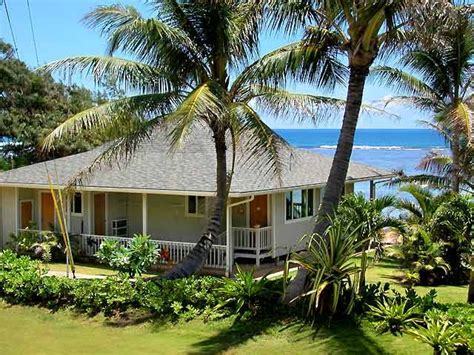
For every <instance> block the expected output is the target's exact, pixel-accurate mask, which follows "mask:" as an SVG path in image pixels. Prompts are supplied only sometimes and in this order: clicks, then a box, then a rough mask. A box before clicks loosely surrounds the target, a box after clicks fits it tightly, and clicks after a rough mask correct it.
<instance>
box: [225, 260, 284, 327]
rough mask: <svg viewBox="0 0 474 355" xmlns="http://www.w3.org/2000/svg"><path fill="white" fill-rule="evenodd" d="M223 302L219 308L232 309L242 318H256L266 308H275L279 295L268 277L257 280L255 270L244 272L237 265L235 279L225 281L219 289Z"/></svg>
mask: <svg viewBox="0 0 474 355" xmlns="http://www.w3.org/2000/svg"><path fill="white" fill-rule="evenodd" d="M218 293H219V295H220V296H221V297H222V298H223V301H222V302H221V303H220V304H219V307H218V308H222V307H230V310H231V311H233V312H235V313H236V314H238V318H241V317H255V316H256V315H257V314H259V313H260V312H261V311H262V310H263V309H264V308H265V306H267V307H268V306H271V307H274V305H275V304H276V302H277V299H276V297H275V296H276V295H277V294H278V293H277V292H276V290H275V288H274V287H273V285H272V282H271V281H270V280H268V279H267V278H266V276H264V277H262V278H260V279H256V278H255V272H254V270H251V271H244V270H242V269H241V268H240V267H239V266H238V265H237V273H236V274H235V277H234V278H231V279H223V282H222V286H221V287H220V288H219V289H218Z"/></svg>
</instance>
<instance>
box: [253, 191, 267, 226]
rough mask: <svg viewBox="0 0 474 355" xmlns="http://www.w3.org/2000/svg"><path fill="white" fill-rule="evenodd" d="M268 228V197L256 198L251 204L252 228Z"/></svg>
mask: <svg viewBox="0 0 474 355" xmlns="http://www.w3.org/2000/svg"><path fill="white" fill-rule="evenodd" d="M256 226H259V227H266V226H268V196H267V195H261V196H255V199H254V200H253V201H251V202H250V228H255V227H256Z"/></svg>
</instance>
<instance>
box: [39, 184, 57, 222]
mask: <svg viewBox="0 0 474 355" xmlns="http://www.w3.org/2000/svg"><path fill="white" fill-rule="evenodd" d="M53 192H54V191H53ZM43 194H50V195H52V192H51V191H48V190H40V191H38V199H39V203H38V220H39V221H38V229H39V230H43V221H42V219H43V218H42V217H43V216H42V215H41V212H42V211H41V205H42V201H43V200H42V195H43ZM53 212H54V227H56V225H57V224H58V220H57V215H56V207H54V203H53Z"/></svg>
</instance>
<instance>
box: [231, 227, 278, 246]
mask: <svg viewBox="0 0 474 355" xmlns="http://www.w3.org/2000/svg"><path fill="white" fill-rule="evenodd" d="M232 234H233V235H234V248H235V249H244V250H255V249H257V248H259V249H269V248H271V247H272V227H262V228H240V227H239V228H232Z"/></svg>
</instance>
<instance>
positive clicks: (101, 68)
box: [43, 0, 342, 278]
mask: <svg viewBox="0 0 474 355" xmlns="http://www.w3.org/2000/svg"><path fill="white" fill-rule="evenodd" d="M151 4H153V10H154V12H155V14H156V16H154V17H151V18H144V17H143V16H142V15H141V14H140V13H139V12H138V11H137V10H136V9H135V8H133V7H130V6H122V5H112V6H101V7H98V8H97V9H96V10H94V11H92V12H91V13H90V14H88V15H87V16H86V17H85V22H86V23H87V24H88V25H90V26H91V27H95V28H98V29H99V30H100V32H101V34H102V35H104V36H105V37H106V39H107V42H108V55H106V56H79V57H72V58H66V59H63V60H59V61H56V62H52V63H50V64H48V65H46V66H45V67H44V68H43V70H46V71H50V72H51V71H59V72H60V73H61V72H64V73H65V74H72V73H76V72H79V73H83V74H87V75H91V76H92V77H93V78H94V79H95V81H96V82H97V83H98V84H100V83H102V82H103V81H104V80H108V82H115V83H116V84H117V86H119V87H120V88H122V89H123V90H125V91H126V93H127V94H128V96H125V97H123V98H119V99H116V100H113V101H110V102H107V103H105V104H103V105H100V106H97V107H94V108H91V109H89V110H86V111H84V112H81V113H79V114H77V115H75V116H73V117H71V118H68V119H67V120H66V121H65V122H64V123H63V124H61V125H60V126H59V127H57V128H56V129H55V130H54V131H53V132H52V133H51V134H50V136H49V137H48V139H47V140H46V142H45V145H46V147H48V148H52V147H54V145H55V144H56V142H58V141H59V140H61V139H64V138H66V137H68V136H71V135H74V134H76V133H78V132H81V131H83V130H97V129H103V128H104V127H108V128H113V127H114V126H116V125H118V124H120V123H121V124H122V125H123V122H124V121H125V122H126V121H127V120H131V119H135V120H139V121H140V124H139V125H132V126H133V129H130V130H127V131H126V132H124V135H123V136H122V137H121V138H120V139H117V140H115V141H113V142H111V143H110V146H109V148H108V149H107V150H106V151H105V153H104V154H103V155H102V156H101V157H100V158H99V159H98V160H96V161H95V162H94V164H93V166H92V167H91V168H90V169H93V168H94V167H95V166H98V165H100V164H101V163H102V162H104V161H109V162H110V161H111V160H115V159H118V158H124V157H125V158H129V157H130V156H132V155H133V152H134V151H135V149H136V148H137V147H138V146H139V145H140V143H142V142H143V141H144V140H146V139H149V138H150V134H151V132H152V131H153V130H155V129H167V130H168V131H169V137H170V142H171V143H170V144H171V146H172V147H176V146H178V145H179V144H180V143H181V142H182V141H183V140H184V139H185V138H186V136H187V134H188V132H189V131H190V130H192V128H193V127H194V126H195V125H204V126H206V127H208V129H209V130H210V131H211V132H212V137H213V143H214V146H215V152H216V163H217V164H216V198H215V202H214V209H213V213H212V216H211V218H210V220H209V222H208V225H207V229H206V231H205V232H204V233H203V234H202V236H201V238H200V240H199V242H198V243H197V244H196V246H195V247H194V249H193V250H192V251H191V252H190V254H189V255H188V256H187V258H186V259H185V260H184V261H183V262H182V263H181V264H179V265H177V266H176V267H175V268H174V269H173V270H171V271H170V272H169V273H168V274H167V275H166V277H168V278H178V277H185V276H188V275H191V274H193V273H195V272H196V271H198V270H199V269H200V268H201V267H202V265H203V263H204V261H205V260H206V257H207V255H208V252H209V250H210V248H211V246H212V244H213V242H214V240H215V238H216V236H217V234H218V233H219V230H220V226H221V219H222V217H223V213H224V210H225V206H226V202H227V197H228V192H229V188H230V184H231V178H232V170H233V166H232V167H228V166H227V156H228V153H227V151H228V149H232V151H233V156H232V159H233V160H235V150H236V145H238V144H239V142H240V143H241V144H246V150H247V151H248V152H250V153H251V154H252V155H254V156H257V157H261V159H263V160H264V162H263V164H264V165H265V164H269V169H270V168H271V169H273V171H275V172H278V168H279V160H278V151H279V149H280V147H281V145H282V144H283V141H282V139H280V138H279V137H278V136H277V135H276V134H274V132H273V131H272V130H271V129H270V128H269V127H268V126H267V125H266V124H265V123H264V121H263V120H262V119H261V117H260V116H259V114H258V113H257V111H256V110H258V109H263V110H265V111H266V112H267V113H270V114H277V115H284V114H286V113H290V112H291V113H292V116H293V117H295V116H296V117H297V118H298V117H307V116H311V117H313V118H314V117H316V118H317V117H320V115H319V114H320V113H321V112H327V109H332V108H337V107H339V106H340V105H341V104H342V101H340V100H336V99H329V98H327V97H322V96H313V95H303V94H293V93H290V92H288V91H286V90H285V89H283V88H281V87H278V85H277V84H278V83H274V85H271V86H269V85H262V84H258V82H257V81H256V80H255V78H254V77H253V75H252V70H251V68H252V67H254V66H255V65H258V61H257V63H255V64H253V65H250V66H249V67H246V65H247V64H248V63H249V62H250V61H251V60H252V59H253V58H254V57H256V54H257V52H258V40H259V32H260V22H261V19H262V18H263V16H262V6H260V5H258V4H254V3H252V2H250V1H238V0H221V1H215V0H204V1H203V0H201V1H184V0H183V1H179V0H163V1H154V2H151ZM117 52H120V53H122V54H124V55H125V57H124V58H118V57H115V56H113V54H115V53H117ZM232 78H233V80H232ZM242 136H245V139H242V142H241V141H240V140H239V138H240V137H242ZM244 142H245V143H244Z"/></svg>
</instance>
